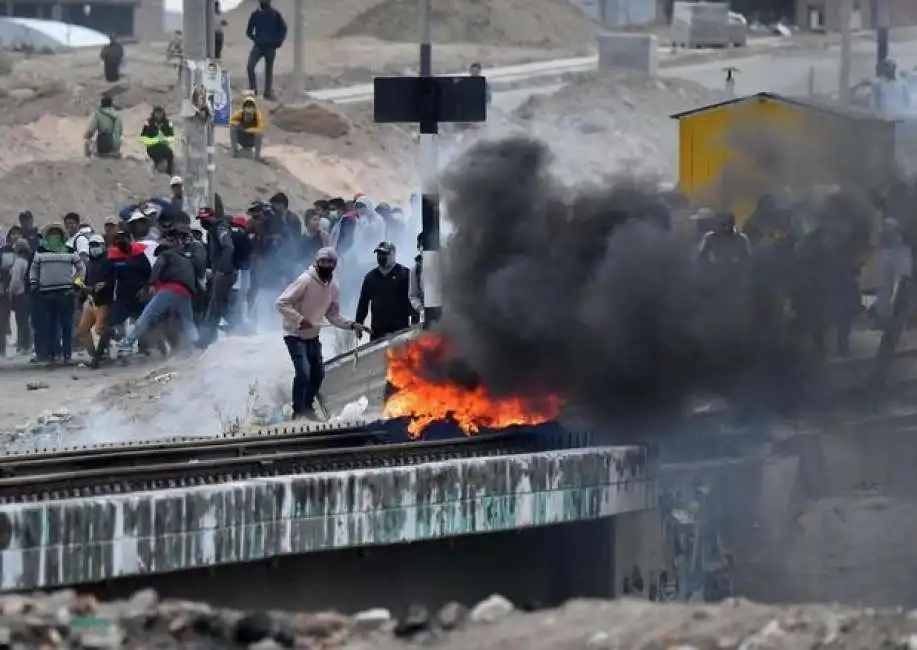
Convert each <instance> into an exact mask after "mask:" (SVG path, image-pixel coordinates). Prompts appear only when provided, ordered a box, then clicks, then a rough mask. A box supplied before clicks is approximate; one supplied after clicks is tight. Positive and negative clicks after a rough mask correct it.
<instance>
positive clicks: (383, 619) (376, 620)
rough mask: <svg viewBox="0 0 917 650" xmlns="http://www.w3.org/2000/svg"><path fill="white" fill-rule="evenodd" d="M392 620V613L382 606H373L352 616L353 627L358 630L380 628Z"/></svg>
mask: <svg viewBox="0 0 917 650" xmlns="http://www.w3.org/2000/svg"><path fill="white" fill-rule="evenodd" d="M391 620H392V613H391V612H390V611H389V610H387V609H385V608H384V607H375V608H373V609H366V610H363V611H362V612H358V613H357V614H355V615H354V617H353V622H354V627H355V628H356V629H357V630H360V631H367V632H368V631H374V630H378V629H381V628H382V627H384V626H385V624H386V623H388V622H389V621H391Z"/></svg>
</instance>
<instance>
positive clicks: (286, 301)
mask: <svg viewBox="0 0 917 650" xmlns="http://www.w3.org/2000/svg"><path fill="white" fill-rule="evenodd" d="M337 262H338V256H337V253H336V252H335V250H334V249H333V248H331V247H330V246H328V247H325V248H322V249H319V251H318V253H317V254H316V256H315V264H313V265H312V266H310V267H309V268H308V269H307V270H306V271H305V273H303V274H302V275H300V276H299V277H298V278H296V279H295V280H293V282H292V283H290V286H288V287H287V288H286V289H284V291H283V293H282V294H280V297H279V298H278V299H277V311H279V312H280V315H281V317H282V318H283V342H284V343H286V345H287V351H289V353H290V360H291V361H292V362H293V373H294V374H293V419H294V420H299V419H309V420H318V419H319V418H318V415H317V414H316V413H315V408H314V406H313V403H314V402H315V397H316V395H318V391H319V389H320V388H321V387H322V380H323V379H324V378H325V368H324V365H323V364H322V344H321V342H320V341H319V338H318V334H319V332H320V331H321V322H322V320H323V319H325V318H327V319H328V322H330V323H331V324H332V325H334V326H335V327H339V328H341V329H344V330H353V331H354V332H356V333H357V336H359V337H362V336H363V334H364V333H366V332H367V331H368V330H367V329H366V328H365V327H364V326H363V325H361V324H360V323H355V322H353V321H351V320H347V319H346V318H344V317H342V316H341V304H340V289H339V288H338V283H337V281H336V280H335V279H334V269H335V267H336V266H337Z"/></svg>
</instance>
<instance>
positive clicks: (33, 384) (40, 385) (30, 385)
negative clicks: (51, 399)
mask: <svg viewBox="0 0 917 650" xmlns="http://www.w3.org/2000/svg"><path fill="white" fill-rule="evenodd" d="M45 388H50V386H49V385H48V382H45V381H30V382H27V383H26V385H25V389H26V390H44V389H45Z"/></svg>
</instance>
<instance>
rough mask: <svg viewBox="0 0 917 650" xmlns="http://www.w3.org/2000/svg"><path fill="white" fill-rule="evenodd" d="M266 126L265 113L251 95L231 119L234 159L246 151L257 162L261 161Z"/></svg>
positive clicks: (231, 141)
mask: <svg viewBox="0 0 917 650" xmlns="http://www.w3.org/2000/svg"><path fill="white" fill-rule="evenodd" d="M265 126H266V123H265V120H264V113H262V112H261V109H259V108H258V104H257V102H255V98H254V97H253V96H251V95H249V96H248V97H246V98H245V100H244V101H243V102H242V108H240V109H238V110H236V111H235V112H234V113H233V114H232V116H231V117H230V118H229V143H230V148H231V149H232V156H233V158H236V157H238V156H239V154H240V153H241V152H242V151H243V150H245V151H252V152H253V153H254V158H255V160H261V142H262V139H263V138H264V129H265Z"/></svg>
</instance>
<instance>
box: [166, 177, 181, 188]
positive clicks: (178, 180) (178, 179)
mask: <svg viewBox="0 0 917 650" xmlns="http://www.w3.org/2000/svg"><path fill="white" fill-rule="evenodd" d="M183 183H184V181H183V180H182V179H181V176H173V177H172V180H170V181H169V187H172V186H173V185H182V184H183Z"/></svg>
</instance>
